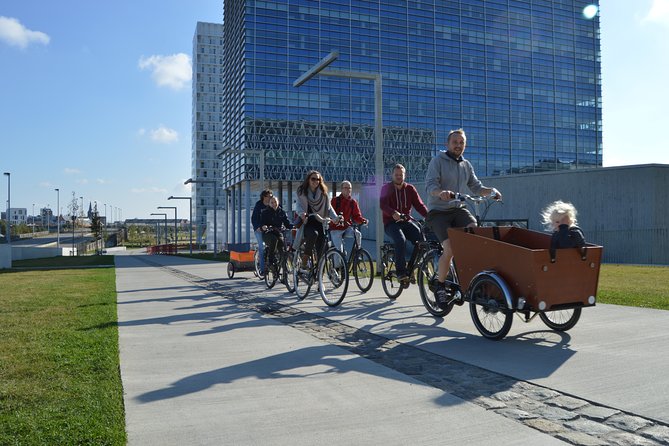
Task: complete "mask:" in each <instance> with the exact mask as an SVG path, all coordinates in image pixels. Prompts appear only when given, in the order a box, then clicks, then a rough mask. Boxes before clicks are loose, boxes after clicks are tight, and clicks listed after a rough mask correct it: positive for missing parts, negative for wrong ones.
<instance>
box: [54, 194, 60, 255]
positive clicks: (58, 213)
mask: <svg viewBox="0 0 669 446" xmlns="http://www.w3.org/2000/svg"><path fill="white" fill-rule="evenodd" d="M54 190H55V191H56V195H57V199H56V247H57V248H60V189H59V188H56V189H54Z"/></svg>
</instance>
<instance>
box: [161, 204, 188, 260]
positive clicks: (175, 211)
mask: <svg viewBox="0 0 669 446" xmlns="http://www.w3.org/2000/svg"><path fill="white" fill-rule="evenodd" d="M167 199H168V200H188V209H189V210H190V217H189V220H188V228H189V243H190V244H189V250H188V252H189V253H190V255H193V198H192V197H175V196H174V195H170V196H169V197H167ZM176 215H177V214H176V211H175V213H174V218H176Z"/></svg>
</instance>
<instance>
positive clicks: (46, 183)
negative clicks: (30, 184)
mask: <svg viewBox="0 0 669 446" xmlns="http://www.w3.org/2000/svg"><path fill="white" fill-rule="evenodd" d="M39 185H40V186H41V187H51V186H53V184H51V183H49V182H48V181H42V182H41V183H39Z"/></svg>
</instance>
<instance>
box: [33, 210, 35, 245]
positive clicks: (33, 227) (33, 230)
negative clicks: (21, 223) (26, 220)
mask: <svg viewBox="0 0 669 446" xmlns="http://www.w3.org/2000/svg"><path fill="white" fill-rule="evenodd" d="M33 237H35V203H33Z"/></svg>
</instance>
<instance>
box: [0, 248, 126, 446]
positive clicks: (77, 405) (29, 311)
mask: <svg viewBox="0 0 669 446" xmlns="http://www.w3.org/2000/svg"><path fill="white" fill-rule="evenodd" d="M65 259H67V260H66V261H68V262H69V261H71V259H68V258H61V259H59V261H58V263H60V260H65ZM52 263H53V260H52ZM115 288H116V287H115V271H114V269H113V268H104V269H65V270H48V271H43V270H42V271H14V272H3V273H0V290H2V292H1V293H0V308H2V311H0V340H1V341H0V342H2V348H0V444H3V445H32V444H39V445H45V444H49V445H56V444H95V445H122V444H125V442H126V436H125V420H124V409H123V389H122V386H121V378H120V373H119V360H118V329H117V326H116V321H117V319H116V290H115Z"/></svg>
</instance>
